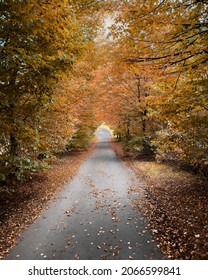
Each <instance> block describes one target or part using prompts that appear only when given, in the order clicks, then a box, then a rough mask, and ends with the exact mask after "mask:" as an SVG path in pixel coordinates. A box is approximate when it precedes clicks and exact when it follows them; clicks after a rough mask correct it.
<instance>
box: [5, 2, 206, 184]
mask: <svg viewBox="0 0 208 280" xmlns="http://www.w3.org/2000/svg"><path fill="white" fill-rule="evenodd" d="M207 6H208V5H207V3H206V1H200V0H197V1H196V0H180V1H174V0H162V1H150V0H149V1H140V0H134V1H125V0H123V1H122V0H121V1H107V0H106V1H105V0H103V1H99V0H89V1H84V0H79V1H73V0H64V1H58V0H50V1H45V0H42V1H41V0H29V1H24V0H19V1H13V0H3V1H1V2H0V8H1V16H0V118H1V125H0V155H1V159H2V160H1V164H0V168H1V170H0V179H1V180H2V181H7V180H9V182H10V181H11V180H16V179H22V178H23V177H24V176H25V175H27V174H31V172H36V171H37V170H38V169H39V168H40V167H41V166H43V163H44V161H41V160H39V158H41V157H48V158H53V156H54V155H55V153H57V152H59V151H61V150H64V149H73V148H76V149H77V148H83V147H87V145H88V143H89V142H90V139H91V137H92V135H93V132H94V130H95V129H96V127H97V126H98V125H99V124H100V123H102V122H106V123H108V124H110V125H112V127H113V128H114V131H115V134H116V135H117V136H118V137H119V138H121V139H123V140H125V143H126V149H127V150H128V151H129V150H132V151H134V152H135V151H136V152H142V151H143V152H150V151H152V152H154V154H155V155H156V157H157V158H160V159H163V158H167V157H175V158H178V159H180V160H183V161H185V162H188V163H190V164H192V165H193V166H195V167H196V169H198V170H201V169H203V170H204V169H206V168H207V163H208V158H207V154H208V142H207V134H208V128H207V117H208V113H207V111H208V105H207V93H208V72H207V61H208V59H207V53H208V22H207V18H208V15H207V11H208V9H207V8H208V7H207ZM109 18H110V19H111V22H113V24H112V26H111V28H110V29H108V30H107V31H106V21H108V20H109ZM103 30H104V32H103ZM106 33H108V34H107V35H106ZM43 167H44V166H43Z"/></svg>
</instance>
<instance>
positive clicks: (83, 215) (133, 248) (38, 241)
mask: <svg viewBox="0 0 208 280" xmlns="http://www.w3.org/2000/svg"><path fill="white" fill-rule="evenodd" d="M97 135H98V142H97V144H96V147H95V149H94V151H93V153H92V155H91V156H90V157H89V158H88V159H87V160H86V161H85V162H84V163H83V164H82V165H81V167H80V170H79V172H78V174H77V176H76V177H75V178H74V179H73V180H72V181H71V182H70V183H69V184H68V185H66V186H65V187H64V188H63V190H62V191H61V192H60V193H59V195H58V197H57V198H56V199H54V200H52V201H50V203H49V207H48V209H47V210H45V211H44V212H43V213H42V215H41V216H40V217H39V218H38V219H37V220H36V222H35V223H34V224H32V225H31V226H30V227H29V228H28V229H26V230H25V231H24V232H23V235H22V236H21V238H20V242H19V244H18V245H16V247H14V248H13V250H11V252H10V254H9V256H8V257H7V259H24V260H30V259H33V260H35V259H36V260H41V259H48V260H53V259H54V260H56V259H59V260H69V259H82V260H83V259H84V260H99V259H107V260H110V259H121V260H125V259H137V260H139V259H147V260H148V259H163V258H164V257H163V255H162V253H161V252H160V250H159V249H158V247H157V246H156V244H155V242H152V236H151V232H150V231H149V229H148V227H147V222H146V221H145V218H144V217H143V216H142V215H141V213H139V212H138V211H136V210H135V209H133V208H132V206H131V202H132V199H134V198H136V197H138V195H143V192H142V191H140V192H139V193H138V191H137V190H134V189H135V185H137V186H138V187H139V188H140V189H141V190H142V183H141V182H139V181H138V180H137V179H136V178H135V177H134V174H133V173H132V172H131V171H130V170H128V168H127V167H125V166H124V164H123V163H122V162H121V161H120V160H119V159H117V156H116V154H115V152H114V151H113V150H112V147H111V144H110V142H109V138H110V133H109V131H108V130H106V129H104V128H102V129H100V130H99V132H98V133H97ZM130 190H133V191H130Z"/></svg>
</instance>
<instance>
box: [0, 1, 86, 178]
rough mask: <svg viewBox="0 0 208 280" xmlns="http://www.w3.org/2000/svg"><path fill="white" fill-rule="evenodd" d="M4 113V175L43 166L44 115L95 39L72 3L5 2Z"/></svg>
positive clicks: (0, 87) (0, 70) (0, 72)
mask: <svg viewBox="0 0 208 280" xmlns="http://www.w3.org/2000/svg"><path fill="white" fill-rule="evenodd" d="M0 5H1V11H2V12H1V16H0V27H1V33H0V57H1V60H0V61H1V62H0V63H1V67H0V76H1V83H0V100H1V103H0V110H1V111H0V114H1V120H2V122H1V127H0V134H1V138H0V139H1V153H2V157H3V161H2V166H1V169H2V170H3V171H1V174H2V178H3V179H5V177H6V176H10V177H13V176H15V177H18V178H20V177H21V176H22V174H23V172H24V170H25V169H29V170H31V169H33V167H32V165H33V164H32V161H34V165H37V164H36V163H37V162H36V161H35V159H36V156H37V155H38V153H39V149H40V148H41V144H40V140H41V137H42V136H41V133H42V127H41V124H42V122H44V120H43V113H44V112H45V111H46V110H47V109H48V107H49V106H50V104H51V102H53V95H54V89H55V88H56V84H57V81H58V80H59V77H60V76H61V73H63V72H64V71H66V69H69V70H70V69H71V70H72V68H73V64H74V62H75V61H76V60H77V59H78V58H79V57H80V55H81V54H82V53H83V52H84V50H85V49H86V45H87V43H88V41H89V38H88V36H87V35H88V34H90V32H88V31H87V30H86V28H83V25H82V24H81V23H80V22H79V21H78V20H77V18H78V16H76V10H75V9H74V7H73V3H71V5H69V3H68V1H61V2H60V1H58V0H52V1H49V2H48V1H41V0H40V1H34V0H30V1H24V0H20V1H12V0H5V1H1V3H0Z"/></svg>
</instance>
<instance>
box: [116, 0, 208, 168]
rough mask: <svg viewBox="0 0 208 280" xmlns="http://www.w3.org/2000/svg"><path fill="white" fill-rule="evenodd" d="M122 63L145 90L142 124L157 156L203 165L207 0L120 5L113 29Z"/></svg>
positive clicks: (207, 147) (205, 109) (136, 2)
mask: <svg viewBox="0 0 208 280" xmlns="http://www.w3.org/2000/svg"><path fill="white" fill-rule="evenodd" d="M112 32H113V34H114V37H115V38H117V43H118V44H120V45H122V47H121V48H120V60H123V61H124V62H126V63H127V65H128V66H129V67H132V68H134V69H135V73H136V74H137V76H139V77H140V78H143V79H144V78H145V77H146V85H145V82H142V83H141V86H142V87H143V88H146V89H148V91H147V93H148V94H147V95H146V96H145V95H144V94H143V102H144V103H145V104H146V106H147V107H146V110H147V114H146V121H147V123H148V124H149V125H150V127H149V128H150V131H149V132H150V135H151V138H152V139H153V143H154V144H157V146H158V153H159V154H160V157H167V156H168V155H169V154H170V152H171V154H172V155H173V154H175V157H176V158H177V159H182V160H184V161H186V162H189V163H191V164H192V165H194V166H197V167H198V169H200V168H205V167H206V166H207V160H208V158H207V149H208V143H207V136H206V135H207V132H208V127H207V117H208V113H207V109H208V108H207V74H208V73H207V53H208V49H207V46H208V44H207V43H208V41H207V40H208V27H207V3H206V1H186V0H183V1H180V2H178V1H172V0H169V1H145V2H144V1H140V0H136V1H121V7H120V9H119V13H118V17H117V19H116V23H115V25H114V27H113V29H112Z"/></svg>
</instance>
